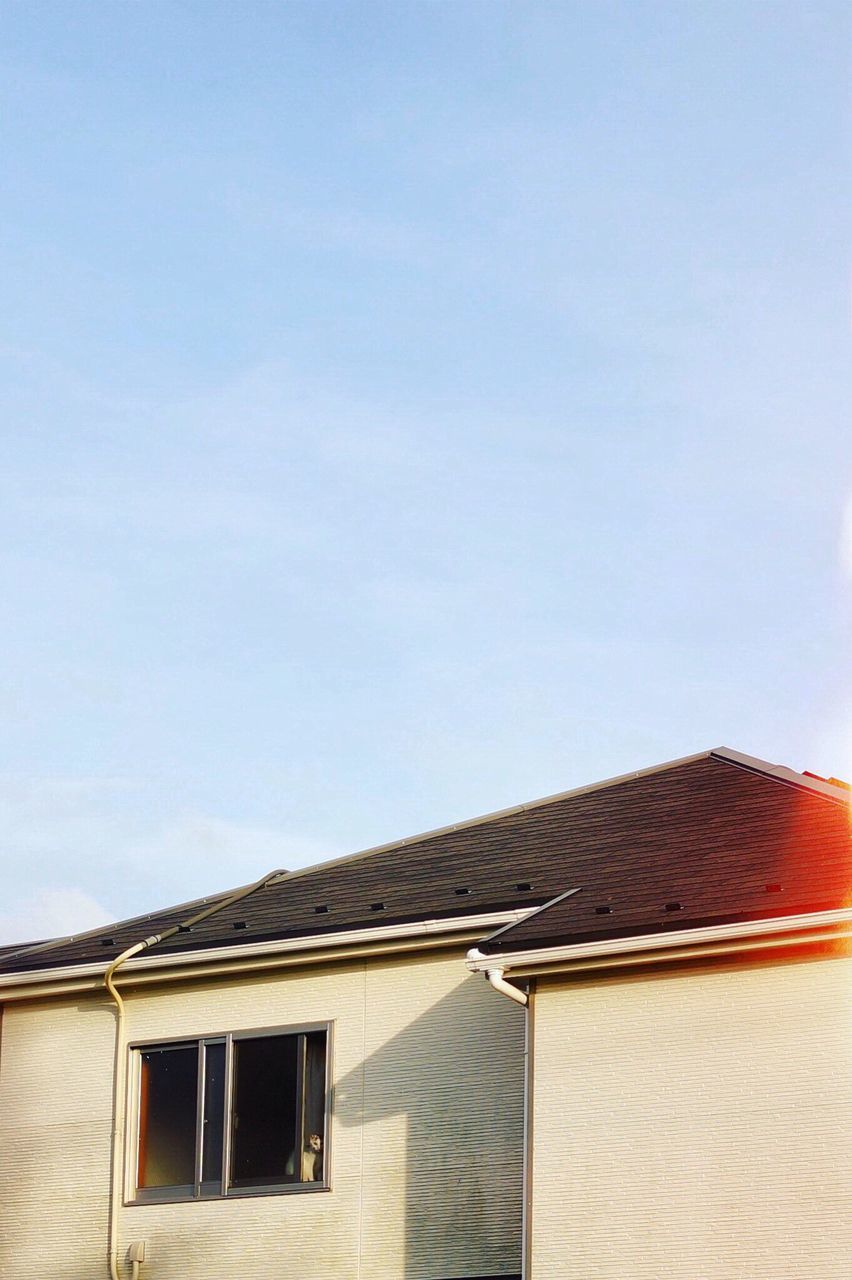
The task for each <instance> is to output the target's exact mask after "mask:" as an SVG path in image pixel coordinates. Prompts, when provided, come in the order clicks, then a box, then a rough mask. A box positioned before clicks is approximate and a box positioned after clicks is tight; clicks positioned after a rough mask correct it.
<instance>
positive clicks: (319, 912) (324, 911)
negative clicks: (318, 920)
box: [314, 906, 328, 916]
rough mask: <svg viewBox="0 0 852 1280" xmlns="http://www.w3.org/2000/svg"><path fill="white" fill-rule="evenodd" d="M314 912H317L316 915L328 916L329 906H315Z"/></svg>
mask: <svg viewBox="0 0 852 1280" xmlns="http://www.w3.org/2000/svg"><path fill="white" fill-rule="evenodd" d="M314 912H315V913H316V915H318V916H327V915H328V907H326V906H322V907H314Z"/></svg>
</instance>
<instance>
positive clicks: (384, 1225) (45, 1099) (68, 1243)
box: [0, 952, 523, 1280]
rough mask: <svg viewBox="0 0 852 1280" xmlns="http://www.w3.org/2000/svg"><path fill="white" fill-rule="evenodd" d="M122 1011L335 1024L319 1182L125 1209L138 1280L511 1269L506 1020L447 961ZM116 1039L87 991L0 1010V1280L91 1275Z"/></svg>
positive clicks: (144, 1025) (510, 1057)
mask: <svg viewBox="0 0 852 1280" xmlns="http://www.w3.org/2000/svg"><path fill="white" fill-rule="evenodd" d="M127 1014H128V1018H127V1021H128V1038H129V1039H130V1040H135V1041H138V1040H143V1041H144V1040H146V1039H157V1038H160V1037H164V1036H187V1037H193V1036H198V1035H203V1034H211V1033H215V1032H218V1031H224V1030H234V1031H236V1030H240V1029H247V1028H256V1027H264V1026H286V1025H291V1024H298V1023H300V1022H316V1021H325V1020H331V1021H333V1022H334V1049H333V1088H334V1100H333V1110H332V1131H331V1135H330V1138H331V1141H330V1146H329V1154H330V1162H331V1173H332V1190H331V1191H330V1192H327V1193H326V1192H313V1193H307V1194H298V1193H293V1194H287V1195H279V1196H260V1197H251V1198H247V1199H239V1200H232V1201H207V1202H199V1203H190V1204H171V1205H169V1204H160V1205H157V1204H146V1205H129V1206H125V1207H123V1208H122V1210H121V1218H120V1225H119V1243H120V1248H119V1256H120V1257H124V1256H125V1254H126V1250H127V1246H128V1244H129V1243H130V1241H132V1240H138V1239H141V1240H145V1241H147V1245H148V1261H147V1262H146V1264H145V1267H144V1269H143V1276H144V1277H146V1280H195V1278H196V1277H197V1278H198V1280H202V1277H203V1280H210V1278H211V1277H212V1278H213V1280H225V1278H230V1277H234V1276H239V1277H240V1280H250V1278H251V1277H257V1278H258V1280H260V1278H261V1277H263V1280H267V1278H268V1277H271V1276H285V1275H287V1276H298V1277H299V1280H330V1278H332V1277H333V1280H396V1278H399V1280H444V1278H445V1277H451V1276H459V1277H464V1276H480V1275H494V1276H500V1275H511V1274H513V1273H517V1272H518V1271H519V1269H520V1266H519V1255H520V1222H519V1207H520V1197H521V1192H520V1164H521V1147H522V1114H521V1094H522V1058H523V1016H522V1015H521V1014H520V1011H519V1010H517V1009H516V1008H514V1007H513V1006H510V1005H509V1003H508V1002H507V1001H501V1000H497V999H495V997H494V994H493V992H491V991H490V990H489V989H488V987H487V985H486V984H485V983H484V982H483V981H482V980H481V979H477V978H473V977H471V976H469V975H467V974H466V972H465V969H464V964H463V957H462V954H461V953H459V952H455V953H453V954H451V955H450V954H446V953H445V954H444V955H442V956H431V957H429V958H426V959H421V960H417V961H412V960H409V961H395V962H394V963H392V964H383V963H381V962H379V961H375V962H371V963H369V964H368V965H367V966H366V967H365V966H363V965H354V964H353V965H339V966H328V967H326V968H322V969H320V968H317V969H314V970H313V971H310V972H308V971H304V972H296V971H294V970H287V971H284V972H283V973H282V974H280V975H274V976H271V977H270V976H266V977H262V978H260V977H258V978H253V979H251V980H249V981H234V980H230V981H229V982H227V983H225V982H223V983H218V984H213V983H208V984H204V985H200V984H199V985H195V986H187V987H185V988H183V989H175V988H168V989H167V988H163V989H162V990H161V991H160V992H159V993H154V994H152V993H151V990H150V989H147V988H143V989H140V990H139V991H138V992H134V991H130V992H129V994H128V996H127ZM113 1030H114V1021H113V1014H112V1008H111V1005H109V1004H108V1003H106V1002H104V1001H101V1000H99V999H91V1000H89V999H84V1000H80V1001H71V1000H69V1001H68V1002H63V1003H56V1004H48V1003H44V1004H40V1005H37V1006H36V1005H27V1006H24V1005H12V1006H9V1007H7V1009H6V1011H5V1017H4V1025H3V1044H2V1057H0V1276H2V1277H3V1280H31V1278H32V1280H35V1277H39V1280H41V1277H42V1276H43V1275H45V1274H50V1275H51V1276H52V1277H54V1280H83V1278H84V1277H85V1280H96V1277H98V1276H102V1275H103V1276H105V1275H106V1221H107V1195H108V1178H109V1131H110V1106H111V1092H110V1091H111V1073H112V1045H113ZM482 1061H485V1062H487V1063H489V1068H488V1074H487V1076H482V1075H480V1074H479V1064H480V1063H481V1062H482Z"/></svg>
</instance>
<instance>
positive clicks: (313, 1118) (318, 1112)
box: [300, 1031, 326, 1182]
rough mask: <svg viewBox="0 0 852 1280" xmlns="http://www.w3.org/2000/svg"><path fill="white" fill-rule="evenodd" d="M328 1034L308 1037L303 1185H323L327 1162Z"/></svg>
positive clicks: (309, 1035)
mask: <svg viewBox="0 0 852 1280" xmlns="http://www.w3.org/2000/svg"><path fill="white" fill-rule="evenodd" d="M325 1038H326V1037H325V1032H324V1031H311V1032H309V1034H308V1035H306V1036H305V1092H304V1097H305V1103H304V1142H303V1146H302V1168H301V1178H300V1181H301V1182H322V1178H323V1164H324V1161H325Z"/></svg>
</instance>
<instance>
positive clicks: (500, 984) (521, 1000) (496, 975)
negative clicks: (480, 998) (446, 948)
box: [467, 947, 527, 1005]
mask: <svg viewBox="0 0 852 1280" xmlns="http://www.w3.org/2000/svg"><path fill="white" fill-rule="evenodd" d="M467 958H468V960H485V959H486V957H485V956H484V955H483V954H482V952H481V951H480V950H479V948H478V947H471V949H470V951H468V953H467ZM503 972H504V971H503V969H502V968H501V967H500V966H499V965H495V967H494V968H493V969H486V970H485V976H486V978H487V979H488V981H489V982H490V983H491V985H492V987H493V988H494V990H495V991H499V992H500V994H501V995H503V996H508V997H509V999H510V1000H514V1001H515V1004H523V1005H525V1004H526V1003H527V995H526V993H525V992H524V991H519V990H518V988H517V987H513V986H512V984H511V982H507V981H506V979H505V978H504V977H503Z"/></svg>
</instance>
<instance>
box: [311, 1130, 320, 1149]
mask: <svg viewBox="0 0 852 1280" xmlns="http://www.w3.org/2000/svg"><path fill="white" fill-rule="evenodd" d="M308 1146H309V1147H310V1149H311V1151H322V1138H321V1137H320V1136H319V1134H318V1133H312V1134H311V1136H310V1137H309V1138H308Z"/></svg>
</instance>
